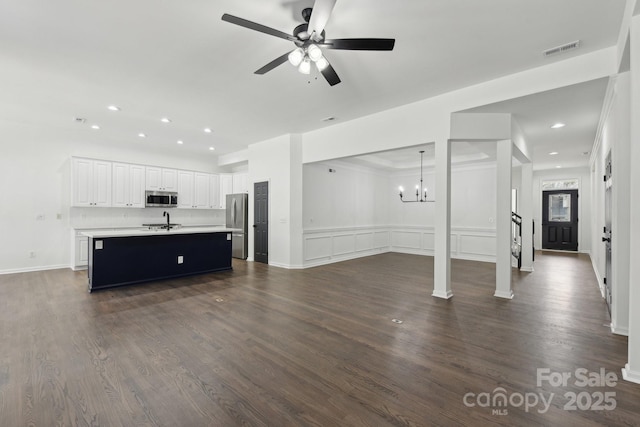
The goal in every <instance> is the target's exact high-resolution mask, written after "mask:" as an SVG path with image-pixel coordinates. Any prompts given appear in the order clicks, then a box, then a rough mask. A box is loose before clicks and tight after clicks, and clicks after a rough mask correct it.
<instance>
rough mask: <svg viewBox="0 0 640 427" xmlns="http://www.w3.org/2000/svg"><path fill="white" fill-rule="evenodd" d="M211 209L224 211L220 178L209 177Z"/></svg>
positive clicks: (215, 176)
mask: <svg viewBox="0 0 640 427" xmlns="http://www.w3.org/2000/svg"><path fill="white" fill-rule="evenodd" d="M209 209H222V205H220V176H219V175H217V174H211V175H209Z"/></svg>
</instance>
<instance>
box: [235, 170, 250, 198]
mask: <svg viewBox="0 0 640 427" xmlns="http://www.w3.org/2000/svg"><path fill="white" fill-rule="evenodd" d="M233 192H234V193H248V192H249V174H246V173H234V174H233Z"/></svg>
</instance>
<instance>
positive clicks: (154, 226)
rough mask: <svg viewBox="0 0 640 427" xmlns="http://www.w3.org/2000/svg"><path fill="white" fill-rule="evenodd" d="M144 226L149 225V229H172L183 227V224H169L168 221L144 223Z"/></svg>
mask: <svg viewBox="0 0 640 427" xmlns="http://www.w3.org/2000/svg"><path fill="white" fill-rule="evenodd" d="M142 226H143V227H147V228H148V229H149V230H172V229H174V228H180V227H182V224H167V223H166V222H163V223H159V224H142Z"/></svg>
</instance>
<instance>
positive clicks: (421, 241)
mask: <svg viewBox="0 0 640 427" xmlns="http://www.w3.org/2000/svg"><path fill="white" fill-rule="evenodd" d="M434 238H435V230H434V229H433V227H420V226H388V227H348V228H347V227H345V228H335V229H313V230H305V231H304V233H303V239H304V267H312V266H316V265H322V264H329V263H332V262H338V261H345V260H348V259H353V258H359V257H362V256H369V255H375V254H379V253H383V252H399V253H407V254H417V255H431V256H432V255H433V253H434ZM495 254H496V233H495V230H494V229H484V228H452V229H451V257H452V258H460V259H468V260H474V261H485V262H495Z"/></svg>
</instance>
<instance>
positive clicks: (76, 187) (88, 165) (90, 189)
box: [71, 157, 112, 207]
mask: <svg viewBox="0 0 640 427" xmlns="http://www.w3.org/2000/svg"><path fill="white" fill-rule="evenodd" d="M72 167H73V171H72V182H73V184H72V188H73V194H72V197H71V199H72V203H71V204H72V206H96V207H108V206H111V184H112V183H111V162H106V161H102V160H92V159H82V158H77V157H74V158H72Z"/></svg>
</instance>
